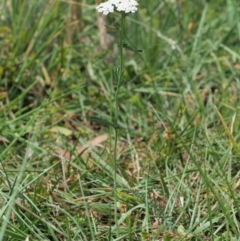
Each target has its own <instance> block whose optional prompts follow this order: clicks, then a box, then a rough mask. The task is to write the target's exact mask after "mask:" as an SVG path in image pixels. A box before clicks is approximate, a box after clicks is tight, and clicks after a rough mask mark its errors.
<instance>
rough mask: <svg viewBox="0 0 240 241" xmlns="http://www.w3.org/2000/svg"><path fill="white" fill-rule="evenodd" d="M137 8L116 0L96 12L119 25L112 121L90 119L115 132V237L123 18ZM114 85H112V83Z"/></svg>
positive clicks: (129, 0) (130, 0)
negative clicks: (117, 18) (117, 20)
mask: <svg viewBox="0 0 240 241" xmlns="http://www.w3.org/2000/svg"><path fill="white" fill-rule="evenodd" d="M137 6H138V3H137V2H136V1H135V0H121V1H116V0H109V1H107V2H104V3H101V4H100V5H98V6H97V10H98V12H101V13H103V14H104V15H107V14H109V13H113V12H114V10H116V12H118V13H119V14H120V24H115V25H114V28H115V29H116V30H117V32H118V33H119V43H118V46H119V64H118V65H117V66H115V67H114V70H113V73H114V74H113V75H114V80H113V81H115V82H116V84H115V85H116V88H115V91H114V93H111V94H112V96H113V98H112V99H113V109H114V111H113V113H112V117H111V118H112V120H111V121H108V120H104V119H102V118H98V117H94V118H92V120H93V121H97V122H99V123H102V124H104V125H108V126H110V127H112V128H113V129H114V132H115V137H114V157H113V163H114V177H113V180H114V188H113V192H114V202H115V205H114V219H115V225H116V232H117V236H118V234H119V226H118V219H117V202H118V198H117V142H118V137H119V133H118V132H119V125H118V116H119V98H118V97H119V91H120V88H121V87H122V85H123V84H124V82H125V81H124V80H123V74H124V71H123V63H124V58H123V49H124V48H128V49H131V50H133V48H132V47H131V46H129V45H128V44H126V43H124V37H123V31H124V20H125V17H126V16H127V14H128V13H134V12H136V11H137ZM113 85H114V83H113Z"/></svg>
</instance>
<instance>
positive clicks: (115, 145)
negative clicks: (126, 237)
mask: <svg viewBox="0 0 240 241" xmlns="http://www.w3.org/2000/svg"><path fill="white" fill-rule="evenodd" d="M123 24H124V14H123V13H122V14H121V23H120V28H119V51H120V75H119V77H118V78H117V89H116V92H115V98H114V102H115V115H114V122H115V124H117V123H118V114H119V113H118V110H119V104H118V93H119V89H120V87H121V83H122V77H123ZM114 129H115V141H114V177H113V179H114V202H115V205H114V219H115V225H116V233H117V237H118V236H119V225H118V217H117V203H118V198H117V141H118V128H117V127H115V128H114Z"/></svg>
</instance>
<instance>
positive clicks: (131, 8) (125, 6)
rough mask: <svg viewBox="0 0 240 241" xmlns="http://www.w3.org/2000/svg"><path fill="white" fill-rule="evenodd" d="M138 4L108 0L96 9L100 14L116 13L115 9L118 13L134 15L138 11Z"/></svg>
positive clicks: (127, 0) (133, 0) (130, 0)
mask: <svg viewBox="0 0 240 241" xmlns="http://www.w3.org/2000/svg"><path fill="white" fill-rule="evenodd" d="M137 6H138V3H137V2H136V1H135V0H108V1H107V2H105V3H100V4H99V5H98V6H97V7H96V9H97V10H98V12H100V13H103V14H104V15H107V14H109V13H112V12H114V7H115V8H116V10H117V11H118V12H125V13H130V12H131V13H134V12H136V11H137Z"/></svg>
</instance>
